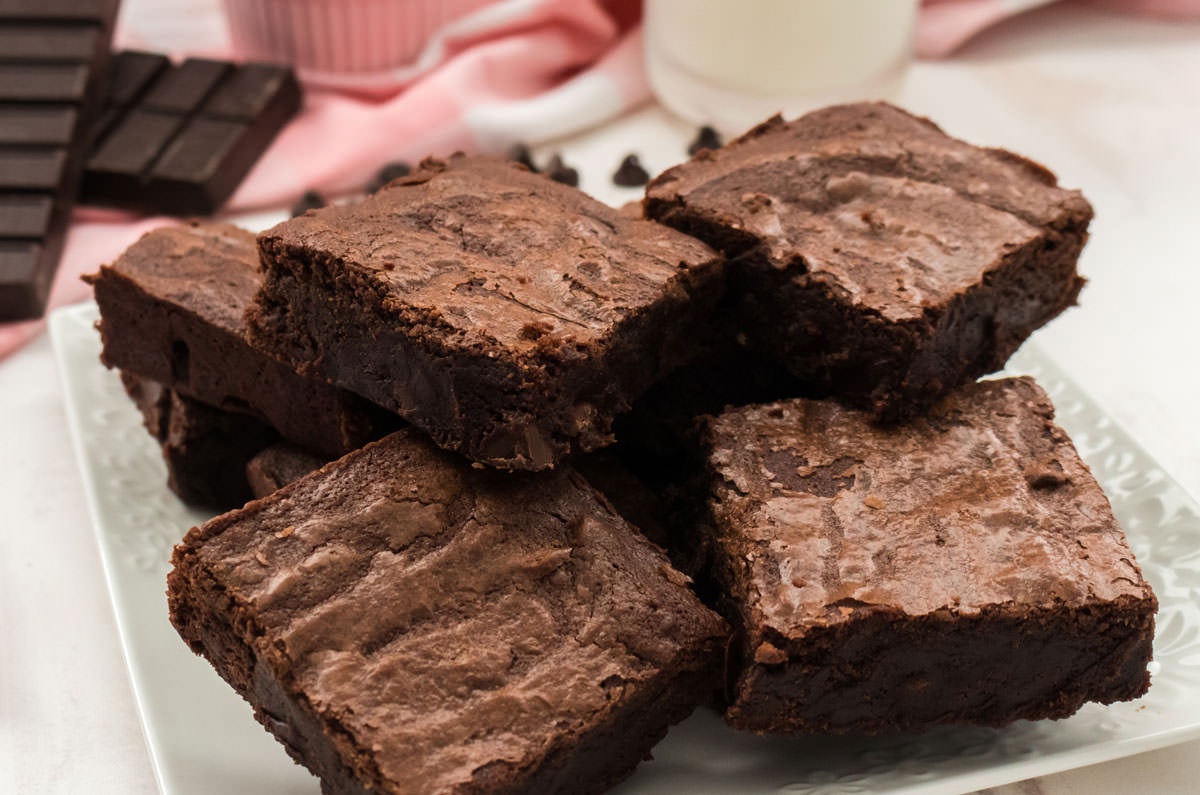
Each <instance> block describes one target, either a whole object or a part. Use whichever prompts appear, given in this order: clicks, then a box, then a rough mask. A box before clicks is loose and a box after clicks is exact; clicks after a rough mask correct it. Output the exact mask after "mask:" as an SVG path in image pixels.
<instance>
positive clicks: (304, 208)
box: [292, 190, 327, 218]
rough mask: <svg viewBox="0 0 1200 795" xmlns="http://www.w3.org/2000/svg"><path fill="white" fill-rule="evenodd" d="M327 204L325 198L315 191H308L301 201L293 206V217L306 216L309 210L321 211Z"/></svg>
mask: <svg viewBox="0 0 1200 795" xmlns="http://www.w3.org/2000/svg"><path fill="white" fill-rule="evenodd" d="M326 204H327V202H326V201H325V197H324V196H322V195H321V194H319V193H317V192H316V191H315V190H306V191H304V195H303V196H301V197H300V200H299V201H297V202H296V203H295V204H293V205H292V217H293V218H295V217H296V216H297V215H304V214H305V213H306V212H308V211H309V210H319V209H321V208H322V207H324V206H325V205H326Z"/></svg>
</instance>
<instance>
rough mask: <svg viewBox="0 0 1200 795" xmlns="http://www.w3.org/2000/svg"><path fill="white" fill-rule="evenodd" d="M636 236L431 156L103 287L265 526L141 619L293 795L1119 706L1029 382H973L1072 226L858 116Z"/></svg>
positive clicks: (178, 443)
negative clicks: (693, 746)
mask: <svg viewBox="0 0 1200 795" xmlns="http://www.w3.org/2000/svg"><path fill="white" fill-rule="evenodd" d="M644 211H645V215H646V219H643V218H634V217H631V216H630V214H628V213H619V212H617V211H616V210H613V209H611V208H609V207H607V206H605V205H603V204H601V203H599V202H597V201H595V200H593V199H591V198H590V197H588V196H587V195H585V194H583V193H581V192H580V191H578V190H576V189H574V188H571V187H568V186H566V185H562V184H558V183H555V182H553V181H551V180H549V179H547V178H545V177H542V176H539V175H537V174H533V173H530V172H529V171H527V170H526V169H525V168H524V167H523V166H521V165H519V164H515V163H508V162H504V161H500V160H492V159H487V158H470V157H461V156H454V157H451V158H449V159H446V160H432V159H431V160H427V161H425V162H424V163H422V164H421V167H420V168H419V169H417V170H416V171H415V172H414V173H413V174H412V175H410V176H408V177H404V178H401V179H399V180H396V181H395V182H393V183H391V184H390V185H388V186H387V187H385V188H384V189H382V190H380V191H379V192H378V193H376V194H374V195H372V196H369V197H367V198H366V199H364V200H362V201H361V202H359V203H356V204H352V205H337V206H331V207H326V208H323V209H320V210H316V211H310V212H309V213H307V214H305V215H303V216H301V217H298V218H295V219H292V220H290V221H287V222H284V223H282V224H279V225H278V226H276V227H274V228H272V229H270V230H267V231H266V232H264V233H262V234H260V235H258V237H257V240H256V239H255V238H254V236H252V235H250V234H249V233H246V232H243V231H241V230H238V229H236V228H233V227H229V226H221V225H206V226H204V225H201V226H192V227H186V228H169V229H161V230H157V231H155V232H152V233H150V234H148V235H147V236H145V237H144V238H143V239H142V240H141V241H139V242H138V243H137V244H135V245H134V246H132V247H131V248H130V249H129V250H128V251H127V252H126V253H125V254H124V255H123V256H122V257H121V258H120V259H118V260H117V261H116V262H115V263H113V264H111V265H107V266H104V267H102V268H101V269H100V272H99V273H98V274H96V275H95V276H93V277H90V278H91V281H92V283H93V284H94V285H95V292H96V300H97V302H98V303H99V305H100V310H101V315H102V320H101V323H100V329H101V333H102V335H103V338H104V361H105V363H106V364H108V365H109V366H112V367H117V368H120V369H121V371H122V375H123V378H124V380H125V384H126V387H127V389H128V391H129V393H130V395H131V397H133V398H134V400H135V401H136V402H137V403H138V405H139V406H140V407H141V408H142V410H143V413H144V416H145V418H146V424H147V428H148V429H149V430H150V432H151V433H153V434H154V435H155V436H156V437H157V438H158V439H159V440H160V441H161V442H162V444H163V451H164V455H165V457H166V459H167V462H168V469H169V471H170V472H171V478H172V480H171V485H172V487H173V488H174V489H175V490H176V491H177V492H178V493H179V494H180V495H181V496H183V497H184V498H185V499H189V500H192V501H198V502H202V503H206V504H209V505H213V506H217V507H222V508H227V507H232V506H236V505H241V504H242V503H243V502H244V501H245V500H246V499H248V498H249V497H250V496H251V495H253V496H257V497H259V499H257V500H254V501H252V502H249V503H247V504H246V505H245V506H244V507H242V508H239V509H236V510H232V511H230V512H229V513H226V514H224V515H222V516H219V517H217V518H215V519H213V520H211V521H209V522H207V523H205V524H204V525H202V526H201V527H198V528H193V529H192V530H191V531H190V532H189V533H188V534H187V536H186V537H185V538H184V539H183V540H182V542H181V543H180V544H179V546H177V547H176V549H175V554H174V558H173V562H174V566H175V568H174V570H173V571H172V572H171V574H170V575H169V577H168V599H169V603H170V610H171V620H172V621H173V623H174V624H175V626H176V628H177V629H178V630H179V633H180V635H181V636H182V637H183V638H184V640H185V641H186V642H187V643H188V644H189V646H190V647H191V648H192V649H193V650H194V651H196V652H197V653H198V654H201V655H203V656H204V657H206V658H207V659H208V660H209V661H210V662H211V663H212V664H213V666H214V667H215V668H216V669H217V671H218V673H219V674H220V675H221V676H222V677H223V678H224V679H225V680H226V681H227V682H228V683H229V684H230V685H232V686H233V687H234V688H235V689H236V690H237V692H238V693H240V694H241V695H242V696H243V697H244V698H245V699H246V700H247V701H249V702H250V704H251V705H252V706H253V707H254V714H255V717H256V718H257V719H258V720H259V721H260V722H261V723H262V724H263V725H264V726H265V727H266V728H267V729H268V730H270V731H271V732H272V733H273V734H274V735H275V736H276V737H277V738H278V739H279V741H280V742H281V743H283V745H284V746H285V747H286V749H287V751H288V753H289V754H291V755H292V757H293V758H294V759H295V760H296V761H297V762H299V763H301V764H303V765H305V766H306V767H308V768H309V769H310V770H311V771H312V772H313V773H315V774H316V775H317V776H319V777H320V779H321V782H322V789H323V791H324V792H326V793H366V792H383V793H399V792H453V793H483V792H487V793H492V792H533V791H536V792H550V791H555V792H573V793H574V792H598V791H602V790H604V789H606V788H608V787H609V786H611V785H613V784H614V783H615V782H617V781H620V780H621V779H623V778H625V777H626V776H628V775H629V774H630V773H631V772H632V770H633V769H634V767H635V766H636V765H637V763H638V762H639V761H640V760H641V759H643V758H646V757H647V756H648V754H649V751H650V749H651V747H652V746H653V745H654V743H655V742H657V741H658V740H659V739H660V738H661V737H662V736H663V735H664V734H665V732H666V731H667V728H668V727H669V726H670V725H671V724H672V723H674V722H676V721H679V720H681V719H682V718H684V717H685V716H687V715H688V714H689V713H690V712H691V711H692V710H693V709H694V708H695V707H696V706H698V705H701V704H708V703H714V702H715V703H718V704H719V705H720V708H721V709H723V710H724V711H725V716H726V719H727V721H728V722H729V724H730V725H732V726H734V727H736V728H740V729H746V730H750V731H755V732H764V733H766V732H771V733H813V732H825V733H844V732H881V731H892V730H921V729H924V728H928V727H931V726H934V725H938V724H944V723H972V724H980V725H987V726H1003V725H1005V724H1008V723H1010V722H1011V721H1013V720H1017V719H1036V718H1061V717H1065V716H1067V715H1070V714H1072V713H1073V712H1075V711H1076V710H1077V709H1078V708H1079V707H1080V705H1081V704H1083V703H1084V702H1085V701H1099V702H1103V703H1110V702H1113V701H1119V700H1127V699H1132V698H1136V697H1137V696H1139V695H1141V694H1142V693H1143V692H1145V690H1146V688H1147V686H1148V684H1149V679H1148V674H1147V663H1148V662H1149V660H1150V656H1151V639H1152V635H1153V627H1154V613H1155V610H1156V607H1157V603H1156V601H1155V597H1154V594H1153V593H1152V591H1151V589H1150V587H1149V585H1147V583H1146V581H1145V580H1144V579H1143V577H1142V574H1141V571H1140V570H1139V568H1138V566H1137V564H1136V562H1135V561H1134V557H1133V554H1132V553H1131V552H1130V550H1129V548H1128V546H1127V545H1126V542H1125V538H1124V534H1123V533H1122V531H1121V529H1120V527H1119V526H1118V525H1117V523H1116V521H1115V519H1114V518H1113V514H1112V511H1111V509H1110V507H1109V504H1108V501H1107V499H1106V498H1105V496H1104V494H1103V492H1102V491H1101V490H1100V487H1099V486H1098V485H1097V483H1096V482H1095V480H1094V479H1093V477H1092V475H1091V473H1090V472H1089V470H1088V468H1087V466H1086V465H1085V464H1084V463H1083V462H1082V461H1081V460H1080V458H1079V456H1078V454H1077V453H1076V451H1075V449H1074V447H1073V446H1072V444H1071V441H1070V439H1069V438H1068V437H1067V436H1066V434H1065V433H1064V432H1063V431H1062V430H1061V429H1060V428H1059V427H1058V426H1056V425H1055V424H1054V422H1053V414H1054V409H1053V406H1052V405H1051V403H1050V401H1049V399H1048V398H1047V397H1046V395H1045V393H1044V392H1043V391H1042V390H1041V388H1040V387H1038V386H1037V384H1035V383H1034V382H1033V381H1032V380H1031V379H1028V378H1008V379H1001V380H991V381H978V382H977V381H976V380H975V379H976V378H978V377H979V376H981V375H984V374H986V373H989V372H993V371H995V370H997V369H999V368H1000V367H1002V366H1003V364H1004V362H1005V361H1006V360H1007V359H1008V357H1009V356H1010V355H1011V354H1012V352H1013V351H1014V350H1016V348H1017V347H1018V346H1019V345H1020V344H1021V342H1022V341H1023V340H1024V339H1025V338H1026V337H1028V335H1029V334H1030V333H1032V332H1033V331H1034V330H1035V329H1036V328H1038V327H1039V326H1040V325H1042V324H1044V323H1045V322H1047V321H1048V320H1050V319H1051V318H1053V317H1054V316H1055V315H1057V314H1058V313H1059V312H1061V311H1062V310H1063V309H1065V308H1066V307H1068V306H1070V305H1072V304H1073V303H1074V301H1075V298H1076V296H1077V294H1078V292H1079V290H1080V287H1081V286H1082V284H1083V280H1082V279H1081V278H1080V277H1079V276H1078V275H1077V273H1076V269H1075V263H1076V259H1077V258H1078V255H1079V252H1080V249H1081V248H1082V246H1083V244H1084V241H1085V239H1086V236H1087V226H1088V222H1089V221H1090V219H1091V208H1090V206H1089V205H1088V203H1087V202H1086V201H1085V200H1084V199H1083V198H1082V197H1081V196H1080V194H1079V193H1078V192H1075V191H1068V190H1063V189H1061V188H1059V187H1057V185H1056V182H1055V178H1054V176H1053V175H1052V174H1051V173H1050V172H1048V171H1047V170H1046V169H1044V168H1042V167H1041V166H1039V165H1037V164H1035V163H1032V162H1030V161H1028V160H1025V159H1023V158H1021V157H1019V156H1016V155H1013V154H1011V153H1009V152H1005V151H1002V150H994V149H982V148H978V147H974V146H971V145H968V144H965V143H963V142H961V141H957V140H955V139H952V138H950V137H948V136H946V135H945V134H944V133H942V132H941V131H940V130H939V129H938V128H937V127H936V126H935V125H933V124H932V123H930V122H928V121H926V120H924V119H920V118H917V117H914V116H911V115H909V114H908V113H905V112H904V111H901V110H899V109H897V108H894V107H891V106H889V105H885V104H859V105H847V106H839V107H833V108H828V109H825V110H822V111H818V112H815V113H812V114H810V115H808V116H805V117H803V118H800V119H798V120H796V121H793V122H786V123H785V122H783V121H782V120H780V119H772V120H769V121H767V122H766V123H764V124H762V125H760V126H759V127H756V128H755V129H753V130H751V131H750V132H748V133H746V134H745V135H744V136H742V137H741V138H739V139H737V140H736V141H734V142H732V143H730V144H729V145H727V146H725V147H723V148H721V149H719V150H716V151H712V150H702V151H700V152H699V153H698V154H696V155H695V156H694V157H693V158H692V160H690V161H688V162H686V163H684V164H682V165H679V166H677V167H675V168H672V169H670V170H668V171H667V172H665V173H664V174H662V175H660V176H659V177H657V178H656V179H654V180H653V181H652V182H651V183H650V185H649V187H648V188H647V193H646V200H645V202H644ZM372 440H376V441H372ZM614 443H615V444H614ZM364 445H365V446H364ZM338 456H341V457H340V458H338ZM332 459H336V460H332ZM326 462H329V463H326ZM648 537H649V538H652V539H653V541H651V540H648ZM655 542H657V543H655ZM660 545H662V546H665V547H667V550H666V551H664V549H663V548H662V546H660ZM697 593H699V594H700V596H698V595H697ZM701 596H703V597H704V598H703V600H702V599H701ZM706 603H707V606H706ZM714 611H715V612H714Z"/></svg>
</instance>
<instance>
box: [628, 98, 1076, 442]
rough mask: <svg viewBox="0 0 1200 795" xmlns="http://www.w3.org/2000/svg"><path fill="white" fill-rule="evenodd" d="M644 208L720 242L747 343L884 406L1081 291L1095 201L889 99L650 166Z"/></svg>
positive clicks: (917, 397) (956, 369)
mask: <svg viewBox="0 0 1200 795" xmlns="http://www.w3.org/2000/svg"><path fill="white" fill-rule="evenodd" d="M645 212H646V217H648V218H652V219H654V220H657V221H660V222H662V223H665V224H667V225H670V226H673V227H675V228H677V229H680V230H683V231H685V232H687V233H689V234H692V235H695V236H696V237H698V238H700V239H702V240H704V241H706V242H708V243H709V244H711V245H713V246H714V247H716V248H718V249H720V250H722V251H723V252H724V253H725V254H726V255H727V256H728V257H730V265H729V270H730V283H731V288H730V289H731V292H733V294H734V297H735V298H736V299H738V300H739V301H740V305H739V309H738V311H737V312H736V313H735V314H734V317H733V319H732V323H733V324H734V326H735V329H734V332H735V333H741V334H743V335H744V336H745V338H746V340H747V342H748V344H749V345H750V346H751V347H754V348H756V349H757V350H760V351H762V352H765V353H769V354H771V355H774V356H775V357H777V358H778V359H779V361H781V362H782V363H783V364H784V365H786V366H787V367H788V368H789V369H790V370H791V371H792V372H793V374H794V375H796V376H798V377H801V378H804V379H806V380H808V381H810V382H812V383H813V384H814V385H815V386H818V387H820V388H822V389H823V390H824V392H825V393H826V394H829V395H831V396H835V397H838V398H839V399H841V400H843V401H844V402H847V403H849V404H851V405H854V406H857V407H861V408H865V409H869V410H871V411H872V412H873V413H875V414H876V415H877V416H878V417H880V418H882V419H885V420H896V419H904V418H906V417H908V416H912V415H914V414H917V413H919V412H920V410H922V409H923V408H925V407H927V406H928V405H930V404H931V403H932V402H933V401H934V400H936V399H937V397H938V396H940V395H942V394H944V393H945V392H946V391H948V390H949V389H951V388H953V387H954V386H956V385H957V384H960V383H964V382H967V381H970V380H972V379H974V378H976V377H978V376H979V375H982V374H984V373H987V372H991V371H993V370H996V369H998V368H1000V367H1001V366H1003V363H1004V362H1005V361H1006V360H1007V358H1008V357H1009V355H1011V354H1012V352H1013V351H1014V350H1016V348H1017V346H1018V345H1020V343H1021V342H1022V341H1023V340H1024V339H1025V338H1026V337H1027V336H1028V335H1029V334H1030V333H1031V332H1032V331H1033V330H1035V329H1036V328H1038V327H1039V326H1041V325H1042V324H1044V323H1046V322H1047V321H1048V320H1050V319H1051V318H1053V317H1054V316H1055V315H1057V314H1058V313H1059V312H1061V311H1062V310H1064V309H1065V308H1066V307H1068V306H1071V305H1072V304H1074V302H1075V299H1076V297H1077V295H1078V293H1079V290H1080V288H1081V287H1082V286H1083V279H1082V278H1081V277H1080V276H1079V275H1078V274H1077V273H1076V270H1075V262H1076V260H1077V259H1078V256H1079V252H1080V250H1081V249H1082V247H1083V244H1084V242H1085V240H1086V239H1087V227H1088V223H1089V222H1090V220H1091V217H1092V208H1091V205H1089V204H1088V202H1087V201H1086V200H1085V199H1084V198H1083V196H1082V195H1081V194H1080V193H1079V192H1078V191H1073V190H1065V189H1063V188H1060V187H1058V185H1057V182H1056V180H1055V177H1054V175H1053V174H1052V173H1051V172H1050V171H1048V170H1047V169H1045V168H1044V167H1042V166H1040V165H1038V164H1036V163H1034V162H1032V161H1030V160H1027V159H1025V158H1023V157H1020V156H1019V155H1015V154H1012V153H1011V152H1006V151H1004V150H1000V149H988V148H983V147H978V146H972V145H971V144H968V143H965V142H963V141H959V140H957V139H954V138H951V137H950V136H948V135H946V134H945V133H943V132H942V131H941V130H940V129H939V128H938V127H937V126H936V125H935V124H933V123H932V122H930V121H929V120H927V119H923V118H920V117H917V116H913V115H912V114H909V113H907V112H905V111H903V110H901V109H899V108H896V107H893V106H891V105H888V104H885V103H860V104H854V105H839V106H834V107H830V108H825V109H822V110H818V111H815V112H813V113H810V114H808V115H806V116H803V117H801V118H798V119H796V120H794V121H791V122H785V121H783V120H782V119H781V118H779V117H775V118H773V119H770V120H768V121H767V122H765V123H763V124H761V125H759V126H757V127H755V128H754V129H752V130H750V131H749V132H747V133H746V134H745V135H743V136H742V137H740V138H738V139H737V140H735V141H733V142H731V143H730V144H728V145H726V146H724V147H722V148H720V149H717V150H704V151H701V152H699V153H698V154H697V155H696V156H695V157H693V158H692V159H691V160H689V161H688V162H686V163H683V164H681V165H679V166H676V167H674V168H671V169H668V170H667V171H665V172H664V173H663V174H661V175H660V176H658V177H657V178H655V179H654V180H653V181H652V182H651V183H650V185H649V186H648V187H647V190H646V202H645Z"/></svg>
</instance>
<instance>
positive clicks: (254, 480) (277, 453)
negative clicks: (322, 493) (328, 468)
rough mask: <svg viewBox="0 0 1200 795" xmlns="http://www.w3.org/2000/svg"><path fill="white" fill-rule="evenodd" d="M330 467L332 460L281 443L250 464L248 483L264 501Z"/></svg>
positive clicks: (260, 454)
mask: <svg viewBox="0 0 1200 795" xmlns="http://www.w3.org/2000/svg"><path fill="white" fill-rule="evenodd" d="M328 463H329V459H328V458H324V457H322V456H319V455H316V454H314V453H310V452H309V451H308V450H304V449H303V448H300V447H297V446H296V445H294V444H288V443H287V442H280V443H279V444H273V445H271V446H270V447H267V448H265V449H263V450H262V451H261V452H260V453H258V454H257V455H256V456H254V457H253V458H251V459H250V460H249V461H248V462H247V463H246V480H248V481H249V482H250V490H251V491H252V492H254V496H255V497H257V498H262V497H266V496H267V495H268V494H274V493H275V492H277V491H279V490H280V489H282V488H283V487H284V486H286V485H287V484H289V483H294V482H295V481H297V480H299V479H300V478H302V477H304V476H305V475H307V474H309V473H310V472H315V471H316V470H318V469H320V468H321V467H323V466H325V465H326V464H328Z"/></svg>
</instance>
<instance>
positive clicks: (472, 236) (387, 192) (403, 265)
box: [260, 156, 720, 356]
mask: <svg viewBox="0 0 1200 795" xmlns="http://www.w3.org/2000/svg"><path fill="white" fill-rule="evenodd" d="M260 245H261V246H262V248H263V256H264V259H267V260H270V259H271V258H273V257H279V256H289V257H295V258H299V259H302V260H303V259H314V258H315V259H320V260H326V261H328V260H332V261H336V262H338V263H341V264H342V265H344V266H345V267H346V268H347V269H349V270H350V271H352V272H354V273H355V274H357V275H359V276H361V277H365V278H366V281H367V282H368V283H369V284H370V285H371V287H372V288H373V289H375V290H378V291H379V292H380V294H382V295H383V296H384V301H385V306H388V307H389V308H391V309H393V310H394V311H395V312H396V313H397V314H399V315H400V317H401V318H402V319H403V320H405V321H407V322H410V323H411V324H412V325H413V326H416V327H422V326H424V327H432V328H440V329H442V330H444V331H448V332H449V333H450V335H451V336H452V337H453V338H456V339H457V342H456V343H454V344H455V345H456V346H459V347H463V348H466V347H472V348H481V349H483V350H485V351H496V350H503V351H504V352H505V353H506V354H509V355H513V354H515V355H517V356H522V355H526V354H545V353H546V352H547V351H548V350H550V349H557V350H560V351H562V350H567V351H569V350H571V349H572V344H574V345H576V346H580V345H582V346H586V345H590V344H593V343H595V342H598V341H601V340H603V339H605V338H606V337H607V336H608V334H609V333H610V331H611V330H612V328H613V327H614V326H615V325H617V324H618V323H620V322H621V321H622V320H623V319H625V318H626V317H629V316H633V315H635V314H637V313H638V312H639V311H640V310H642V309H645V308H646V307H648V306H650V305H651V304H653V303H655V302H656V301H659V300H661V299H662V298H663V296H664V294H666V293H669V292H671V291H679V290H686V289H687V288H688V286H689V284H690V282H691V281H692V279H693V278H695V277H697V276H701V277H702V278H708V276H710V275H711V276H719V270H716V269H718V268H719V267H720V256H719V255H718V254H716V252H714V251H713V250H712V249H710V248H709V247H708V246H706V245H705V244H703V243H701V242H699V241H697V240H694V239H691V238H689V237H687V236H686V235H682V234H680V233H678V232H675V231H674V230H671V229H667V228H665V227H662V226H659V225H657V224H654V223H650V222H648V221H643V220H639V219H633V218H628V217H626V216H624V215H622V214H621V213H619V212H618V211H617V210H614V209H612V208H610V207H608V206H606V205H604V204H601V203H600V202H598V201H596V200H594V199H592V198H591V197H589V196H588V195H586V194H585V193H583V192H581V191H579V190H576V189H575V188H572V187H569V186H567V185H562V184H559V183H556V182H553V181H551V180H549V179H547V178H546V177H544V176H540V175H537V174H533V173H531V172H529V171H528V170H526V169H525V168H524V167H523V166H521V165H519V164H516V163H512V162H509V161H503V160H495V159H491V158H480V157H463V156H454V157H451V158H449V159H447V160H434V159H429V160H426V161H424V162H423V163H422V164H421V166H420V168H419V169H418V170H417V171H416V172H414V173H413V174H412V175H410V176H407V177H403V178H401V179H398V180H396V181H394V182H392V183H390V184H389V185H388V186H386V187H385V188H384V189H382V190H380V191H379V192H378V193H376V194H374V195H373V196H370V197H368V198H367V199H365V200H364V201H362V202H361V203H358V204H354V205H334V206H329V207H325V208H323V209H320V210H317V211H315V212H309V213H307V214H305V215H303V216H301V217H298V218H294V219H291V220H289V221H285V222H283V223H281V224H279V225H278V226H275V227H274V228H272V229H270V230H267V231H266V232H264V233H263V234H262V235H260Z"/></svg>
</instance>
